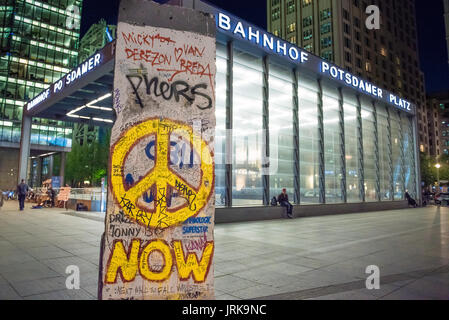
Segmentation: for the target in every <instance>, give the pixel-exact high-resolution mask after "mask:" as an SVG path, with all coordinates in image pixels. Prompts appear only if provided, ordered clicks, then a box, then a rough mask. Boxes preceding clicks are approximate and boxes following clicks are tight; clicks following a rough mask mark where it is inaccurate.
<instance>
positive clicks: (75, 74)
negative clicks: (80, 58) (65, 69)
mask: <svg viewBox="0 0 449 320" xmlns="http://www.w3.org/2000/svg"><path fill="white" fill-rule="evenodd" d="M100 61H101V54H99V53H97V54H96V55H95V56H94V57H92V58H90V59H89V60H87V61H86V62H84V63H83V64H82V65H80V66H78V68H77V69H75V70H73V71H72V72H70V73H68V74H67V75H66V77H65V84H66V85H70V84H71V83H72V82H74V81H75V80H78V79H79V78H81V77H82V76H84V75H85V74H86V73H88V72H89V71H91V70H92V69H94V68H95V67H97V66H98V65H99V64H100Z"/></svg>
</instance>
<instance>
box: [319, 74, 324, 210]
mask: <svg viewBox="0 0 449 320" xmlns="http://www.w3.org/2000/svg"><path fill="white" fill-rule="evenodd" d="M317 108H318V139H319V142H318V143H319V166H320V167H319V180H320V182H319V184H320V203H322V204H325V203H326V177H325V174H324V170H325V169H324V166H325V163H324V118H323V87H322V85H321V80H318V106H317Z"/></svg>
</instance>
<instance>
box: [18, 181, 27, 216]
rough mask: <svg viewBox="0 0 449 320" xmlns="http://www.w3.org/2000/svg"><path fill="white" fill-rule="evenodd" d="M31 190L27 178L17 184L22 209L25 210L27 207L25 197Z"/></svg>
mask: <svg viewBox="0 0 449 320" xmlns="http://www.w3.org/2000/svg"><path fill="white" fill-rule="evenodd" d="M29 190H30V189H29V188H28V185H27V184H26V183H25V180H24V179H22V182H21V183H20V184H19V185H18V186H17V196H18V198H19V207H20V211H23V209H24V208H25V198H26V195H27V192H28V191H29Z"/></svg>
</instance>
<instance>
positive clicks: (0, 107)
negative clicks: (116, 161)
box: [0, 0, 83, 189]
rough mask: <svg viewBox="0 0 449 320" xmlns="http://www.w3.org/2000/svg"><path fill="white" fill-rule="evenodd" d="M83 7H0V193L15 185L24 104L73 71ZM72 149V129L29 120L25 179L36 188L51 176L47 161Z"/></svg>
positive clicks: (72, 2) (29, 1)
mask: <svg viewBox="0 0 449 320" xmlns="http://www.w3.org/2000/svg"><path fill="white" fill-rule="evenodd" d="M82 2H83V1H82V0H40V1H36V0H3V1H1V2H0V155H1V156H0V188H4V189H6V188H12V187H14V186H15V184H16V182H17V179H18V177H17V173H18V162H19V161H18V157H19V146H20V137H21V120H22V111H23V110H22V109H23V106H24V104H25V103H26V102H27V101H28V100H30V99H32V98H33V97H34V96H36V95H37V94H39V93H40V92H42V91H43V89H46V88H48V87H49V86H50V84H52V83H53V82H55V81H56V80H58V79H60V78H61V77H62V76H63V75H64V74H65V73H67V72H69V70H70V69H71V67H73V66H75V65H77V62H78V44H79V21H80V18H81V17H80V14H81V8H82ZM71 143H72V124H71V123H66V122H62V121H53V120H45V119H33V124H32V135H31V154H30V156H31V159H30V161H31V165H30V166H29V168H31V172H29V176H31V177H34V178H33V182H34V183H36V184H40V182H41V181H42V179H45V178H48V177H49V176H51V175H52V174H53V172H52V171H53V170H52V162H53V158H52V157H51V159H48V156H49V155H50V154H61V153H62V158H64V156H63V155H64V152H67V151H70V147H71ZM61 161H64V160H63V159H62V160H61Z"/></svg>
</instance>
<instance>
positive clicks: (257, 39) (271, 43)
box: [215, 12, 414, 112]
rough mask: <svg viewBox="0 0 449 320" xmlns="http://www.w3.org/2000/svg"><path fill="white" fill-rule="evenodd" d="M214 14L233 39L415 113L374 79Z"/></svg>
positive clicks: (248, 26)
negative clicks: (243, 41) (356, 74)
mask: <svg viewBox="0 0 449 320" xmlns="http://www.w3.org/2000/svg"><path fill="white" fill-rule="evenodd" d="M215 17H216V24H217V28H218V30H221V31H224V32H225V33H226V34H228V35H230V36H231V37H233V38H236V39H238V40H245V41H248V42H251V43H252V44H253V45H256V46H259V47H261V48H263V49H264V50H265V51H268V52H269V53H274V54H276V55H279V56H282V57H288V58H289V59H290V60H291V61H292V62H294V63H299V64H301V65H302V66H303V67H304V68H306V69H308V70H309V71H311V72H313V73H315V74H316V73H317V72H318V73H319V74H322V75H325V76H326V77H327V78H330V79H332V80H336V81H339V82H341V83H342V84H344V85H345V86H348V87H351V88H354V89H356V90H358V91H359V92H362V93H364V94H367V95H370V96H373V97H375V98H377V99H379V100H382V101H383V102H385V103H388V104H390V105H393V106H395V107H396V108H398V109H401V110H404V111H408V112H414V108H413V106H412V104H411V103H410V102H408V101H406V100H404V99H401V98H399V97H397V96H395V95H394V94H391V93H390V92H389V91H387V90H383V89H381V88H379V87H377V86H376V85H374V84H372V83H371V82H368V81H366V80H364V79H361V78H360V77H357V76H355V75H353V74H351V73H349V72H347V71H345V70H343V69H341V68H339V67H337V66H334V65H332V64H331V63H329V62H326V61H324V60H323V59H321V58H319V57H317V56H315V55H313V54H309V53H307V52H306V51H304V50H303V49H300V48H298V47H297V46H296V45H294V44H292V43H289V42H286V41H284V40H282V39H279V38H278V37H276V36H274V35H271V34H270V33H268V32H266V31H262V30H260V29H258V28H257V27H254V26H251V25H250V24H249V23H247V22H244V21H242V20H240V19H239V18H237V17H234V16H233V15H231V14H227V13H223V12H216V15H215Z"/></svg>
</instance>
